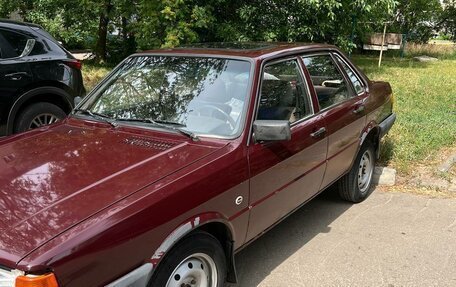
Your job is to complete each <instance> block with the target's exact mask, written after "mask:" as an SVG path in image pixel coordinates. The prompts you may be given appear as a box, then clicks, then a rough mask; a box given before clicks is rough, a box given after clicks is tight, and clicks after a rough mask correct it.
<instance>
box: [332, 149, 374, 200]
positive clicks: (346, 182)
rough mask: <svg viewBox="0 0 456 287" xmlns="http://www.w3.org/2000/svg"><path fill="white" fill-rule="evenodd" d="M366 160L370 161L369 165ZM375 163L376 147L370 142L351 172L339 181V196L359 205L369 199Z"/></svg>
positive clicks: (358, 157)
mask: <svg viewBox="0 0 456 287" xmlns="http://www.w3.org/2000/svg"><path fill="white" fill-rule="evenodd" d="M366 160H368V161H369V163H367V162H366ZM375 161H376V157H375V149H374V145H373V144H372V143H371V142H369V141H366V142H364V143H363V145H362V146H361V148H360V150H359V152H358V154H357V156H356V159H355V162H354V163H353V166H352V168H351V170H350V172H349V173H347V174H346V175H344V176H343V177H342V178H341V179H340V180H339V181H338V190H339V195H340V197H341V198H342V199H344V200H346V201H350V202H353V203H359V202H362V201H363V200H365V199H366V198H367V197H369V195H370V193H371V187H372V177H373V175H374V168H375ZM367 165H368V166H367Z"/></svg>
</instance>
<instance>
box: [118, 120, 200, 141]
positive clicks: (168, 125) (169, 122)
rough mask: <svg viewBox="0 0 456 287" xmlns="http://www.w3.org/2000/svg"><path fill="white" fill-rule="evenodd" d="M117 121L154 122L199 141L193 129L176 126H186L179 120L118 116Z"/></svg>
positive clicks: (155, 124)
mask: <svg viewBox="0 0 456 287" xmlns="http://www.w3.org/2000/svg"><path fill="white" fill-rule="evenodd" d="M116 121H122V122H140V123H148V124H152V125H154V126H157V127H161V128H164V129H166V130H171V131H176V132H178V133H180V134H183V135H185V136H188V137H189V138H190V139H192V140H193V141H199V138H198V136H197V135H195V134H194V133H192V132H191V131H188V130H184V129H182V128H178V127H175V126H181V127H185V125H184V124H181V123H177V122H171V121H165V120H153V119H135V118H130V119H128V118H117V119H116ZM173 125H174V126H173Z"/></svg>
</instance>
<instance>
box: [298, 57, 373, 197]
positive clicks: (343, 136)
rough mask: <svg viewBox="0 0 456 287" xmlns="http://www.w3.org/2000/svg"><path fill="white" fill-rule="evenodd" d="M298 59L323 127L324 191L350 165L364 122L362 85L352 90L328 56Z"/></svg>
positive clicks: (349, 83) (365, 95)
mask: <svg viewBox="0 0 456 287" xmlns="http://www.w3.org/2000/svg"><path fill="white" fill-rule="evenodd" d="M302 59H303V61H304V63H305V66H306V69H307V70H308V72H309V74H310V76H311V79H312V84H313V87H314V89H315V92H316V95H317V98H318V103H319V106H320V111H321V112H320V115H321V116H323V117H324V119H325V122H326V126H327V133H328V154H327V168H326V172H325V176H324V179H323V183H322V186H321V188H324V187H326V186H328V185H329V184H331V183H332V182H334V181H335V180H337V179H338V178H339V177H341V176H342V175H343V174H345V173H346V171H348V169H349V168H350V167H351V165H352V162H353V160H354V158H355V156H356V153H357V151H358V147H359V145H358V144H359V138H360V135H361V132H362V130H363V128H364V126H365V122H366V117H365V113H364V103H365V100H366V98H367V93H365V89H362V86H359V87H357V90H356V91H355V89H354V87H353V86H352V84H351V82H350V79H349V78H348V77H347V76H346V74H345V72H344V71H343V69H341V67H340V66H339V64H338V63H337V61H338V60H337V59H336V58H335V57H334V56H333V55H332V54H330V53H321V54H315V55H305V56H303V58H302ZM360 84H361V82H360Z"/></svg>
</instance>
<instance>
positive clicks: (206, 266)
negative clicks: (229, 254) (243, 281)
mask: <svg viewBox="0 0 456 287" xmlns="http://www.w3.org/2000/svg"><path fill="white" fill-rule="evenodd" d="M225 277H226V258H225V253H224V252H223V249H222V246H221V245H220V243H219V241H218V240H217V239H216V238H214V237H213V236H211V235H210V234H208V233H205V232H197V233H194V234H191V235H189V236H188V237H187V238H185V239H184V240H183V241H182V242H180V243H179V244H178V245H176V247H174V248H173V249H172V250H171V251H170V252H169V253H168V254H167V255H166V257H165V258H164V259H163V262H161V263H160V264H159V265H158V269H157V270H156V271H155V273H154V275H153V276H152V279H151V281H150V282H149V285H148V286H149V287H152V286H164V287H222V286H224V283H225Z"/></svg>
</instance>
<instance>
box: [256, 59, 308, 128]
mask: <svg viewBox="0 0 456 287" xmlns="http://www.w3.org/2000/svg"><path fill="white" fill-rule="evenodd" d="M311 113H312V109H311V105H310V99H309V95H308V93H307V89H306V84H305V82H304V80H303V77H302V76H301V72H300V68H299V66H298V63H297V61H296V60H289V61H284V62H280V63H276V64H271V65H268V66H266V67H265V68H264V71H263V81H262V84H261V95H260V105H259V109H258V116H257V119H259V120H287V121H289V122H290V123H293V122H296V121H298V120H300V119H302V118H305V117H306V116H308V115H310V114H311Z"/></svg>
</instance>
